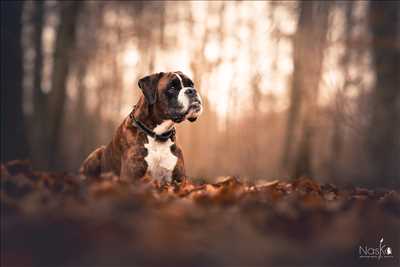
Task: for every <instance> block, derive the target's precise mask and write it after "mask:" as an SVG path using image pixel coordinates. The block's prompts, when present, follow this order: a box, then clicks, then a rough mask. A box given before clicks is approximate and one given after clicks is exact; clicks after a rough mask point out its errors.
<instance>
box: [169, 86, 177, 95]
mask: <svg viewBox="0 0 400 267" xmlns="http://www.w3.org/2000/svg"><path fill="white" fill-rule="evenodd" d="M167 91H168V93H170V94H175V93H176V87H175V86H174V85H172V86H170V87H169V88H168V90H167Z"/></svg>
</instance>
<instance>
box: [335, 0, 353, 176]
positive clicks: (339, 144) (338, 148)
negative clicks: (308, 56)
mask: <svg viewBox="0 0 400 267" xmlns="http://www.w3.org/2000/svg"><path fill="white" fill-rule="evenodd" d="M343 5H344V13H345V22H344V25H345V30H344V37H343V38H344V46H345V49H346V51H345V53H344V55H343V57H342V58H341V60H340V66H341V68H342V70H343V76H344V85H343V88H341V89H338V91H337V92H336V95H335V98H334V102H335V103H334V109H333V116H332V118H333V129H332V137H331V155H330V159H329V177H330V179H331V181H335V179H337V176H338V175H339V174H340V172H339V171H338V170H340V167H341V164H340V163H341V154H342V148H343V138H344V137H343V135H344V129H343V117H344V111H343V107H342V106H343V103H344V101H346V99H345V95H344V92H345V91H346V90H347V88H348V86H349V85H350V83H351V77H350V73H349V69H350V67H349V66H350V56H351V51H352V50H351V31H352V28H353V23H354V20H353V6H354V3H353V2H351V1H350V2H345V3H343Z"/></svg>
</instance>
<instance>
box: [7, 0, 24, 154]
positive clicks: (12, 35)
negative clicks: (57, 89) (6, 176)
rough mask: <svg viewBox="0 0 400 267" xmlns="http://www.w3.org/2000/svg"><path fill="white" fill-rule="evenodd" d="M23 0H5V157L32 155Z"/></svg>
mask: <svg viewBox="0 0 400 267" xmlns="http://www.w3.org/2000/svg"><path fill="white" fill-rule="evenodd" d="M22 9H23V2H22V1H3V2H1V58H2V66H1V161H7V160H12V159H17V158H27V157H28V152H29V150H28V143H27V139H26V130H25V124H24V116H23V111H22V97H23V90H22V44H21V31H22V21H21V18H22Z"/></svg>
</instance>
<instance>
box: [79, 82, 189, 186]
mask: <svg viewBox="0 0 400 267" xmlns="http://www.w3.org/2000/svg"><path fill="white" fill-rule="evenodd" d="M167 83H168V75H165V76H164V77H163V78H162V79H160V80H159V83H158V85H159V86H158V87H159V88H163V86H164V85H165V84H167ZM159 90H161V89H159ZM159 97H160V96H159ZM161 97H162V96H161ZM163 104H164V103H163V101H162V99H161V101H160V104H157V105H150V104H149V103H148V101H147V98H146V97H143V96H142V97H141V98H140V99H139V102H138V104H137V105H136V109H135V110H134V111H133V112H134V116H135V117H136V118H137V119H139V120H140V121H141V122H143V123H144V124H145V125H147V126H148V127H151V128H154V127H155V126H156V125H158V124H160V123H161V122H162V121H163V120H165V119H166V118H165V117H164V115H163V114H162V113H161V111H160V106H161V105H163ZM147 138H148V137H147V136H146V134H145V133H143V132H141V131H139V130H138V129H137V128H136V127H134V126H132V121H131V118H130V117H129V116H127V117H126V118H125V119H124V121H123V122H122V123H121V125H120V126H119V127H118V128H117V131H116V132H115V134H114V136H113V138H112V140H111V142H110V143H109V144H108V145H107V146H102V147H100V148H97V149H96V150H95V151H93V152H92V153H91V154H90V155H89V156H88V157H87V159H86V160H85V161H84V162H83V163H82V166H81V168H80V172H81V173H82V174H83V175H85V176H99V175H100V174H101V173H105V172H114V173H115V174H116V175H118V176H120V178H121V179H122V180H137V179H141V178H143V177H144V176H145V175H146V173H147V167H148V166H147V163H146V161H145V157H146V155H147V149H146V148H145V147H144V144H146V143H148V139H147ZM173 142H174V144H173V145H172V146H171V152H172V153H173V154H174V155H175V156H176V157H177V158H178V160H177V163H176V166H175V168H174V170H173V172H172V179H173V180H175V181H183V179H184V178H185V168H184V161H183V154H182V150H181V149H180V148H179V147H178V146H177V145H176V143H175V139H174V140H173Z"/></svg>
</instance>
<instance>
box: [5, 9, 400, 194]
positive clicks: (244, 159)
mask: <svg viewBox="0 0 400 267" xmlns="http://www.w3.org/2000/svg"><path fill="white" fill-rule="evenodd" d="M399 14H400V2H397V1H391V2H385V1H376V2H375V1H369V2H368V1H348V2H346V1H320V2H319V1H315V2H314V1H304V2H300V1H282V2H279V1H278V2H275V1H274V2H258V1H257V2H248V1H236V2H218V1H213V2H206V1H204V2H191V1H181V2H161V1H160V2H158V1H157V2H153V1H134V2H133V1H71V2H69V1H59V2H57V1H24V2H22V1H15V2H2V3H1V103H2V105H1V161H2V162H3V161H7V160H12V159H17V158H18V159H28V158H29V159H31V161H32V163H33V166H34V168H35V169H42V170H62V171H76V170H77V169H78V167H79V165H80V163H81V162H82V160H83V159H84V158H85V157H86V156H87V154H88V153H89V152H90V151H92V150H93V149H94V148H96V147H98V146H99V145H101V144H106V143H108V142H109V141H110V140H111V137H112V135H113V133H114V131H115V128H116V127H117V126H118V125H119V123H121V121H122V119H123V118H124V117H125V116H127V115H128V114H129V112H130V110H131V108H132V106H133V105H134V104H135V103H136V101H137V100H138V97H139V96H140V90H138V88H137V80H138V79H139V78H140V77H141V76H144V75H147V74H149V73H153V72H158V71H175V70H181V71H183V72H184V73H186V74H187V75H188V76H190V77H192V78H193V80H194V81H195V85H196V88H197V90H198V91H199V92H200V93H201V95H202V96H203V99H204V102H205V105H204V107H205V110H204V111H205V112H204V113H203V115H202V117H201V118H200V119H199V120H198V121H197V122H196V123H194V124H188V123H184V124H182V125H179V127H178V128H179V129H178V143H179V144H180V145H181V146H182V148H183V151H184V155H185V163H186V168H187V172H188V174H189V175H190V176H191V177H201V178H206V179H208V178H213V177H216V176H219V175H237V176H241V177H244V178H246V177H251V178H252V179H261V178H267V179H272V178H281V177H282V178H286V177H299V176H312V177H315V178H316V179H319V180H323V181H330V182H334V183H337V184H347V183H357V184H363V185H371V186H393V185H396V186H398V185H399V183H400V179H399V177H400V164H399V163H400V160H399V159H400V90H399V89H400V88H399V84H400V80H399V79H400V19H399Z"/></svg>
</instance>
